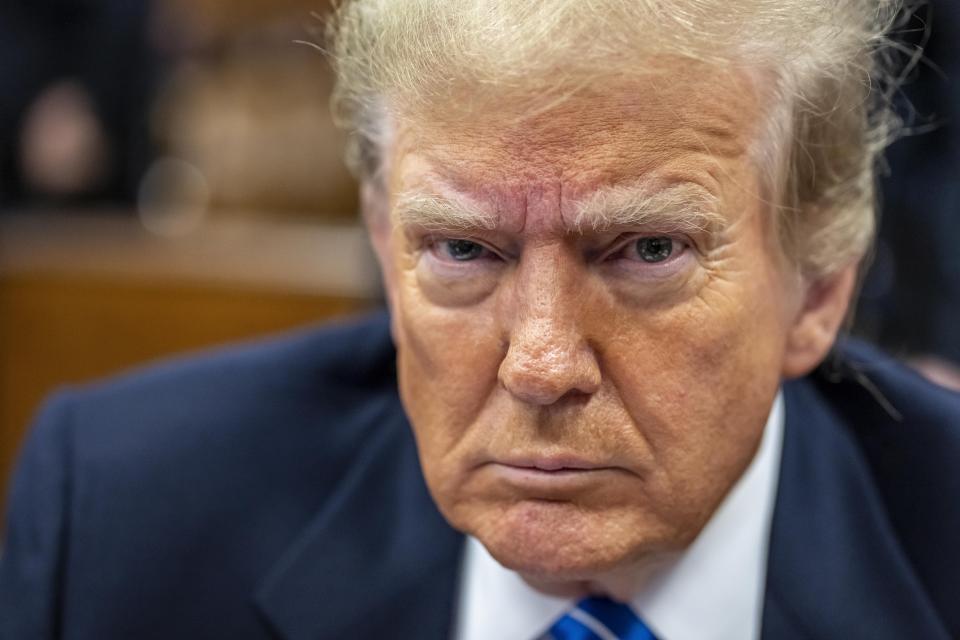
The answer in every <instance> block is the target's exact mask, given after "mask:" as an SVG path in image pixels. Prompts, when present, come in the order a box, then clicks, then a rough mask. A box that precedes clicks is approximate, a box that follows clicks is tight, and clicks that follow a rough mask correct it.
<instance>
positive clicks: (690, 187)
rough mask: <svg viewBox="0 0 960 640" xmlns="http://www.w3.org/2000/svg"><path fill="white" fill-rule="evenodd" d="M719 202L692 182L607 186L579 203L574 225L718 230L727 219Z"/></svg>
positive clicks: (579, 227)
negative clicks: (667, 184) (659, 186)
mask: <svg viewBox="0 0 960 640" xmlns="http://www.w3.org/2000/svg"><path fill="white" fill-rule="evenodd" d="M718 204H719V203H718V198H717V197H716V196H715V195H713V194H712V193H710V192H709V191H707V190H706V189H705V188H704V187H701V186H700V185H696V184H693V183H691V182H680V183H676V184H673V185H670V186H668V187H666V188H660V189H650V188H648V187H645V186H637V185H633V186H613V187H605V188H603V189H600V190H598V191H595V192H594V193H592V194H590V196H588V197H587V198H586V199H584V200H582V201H580V202H579V203H578V205H577V213H576V215H575V216H574V219H573V228H574V229H575V230H577V231H578V232H582V231H583V229H584V227H587V228H589V229H591V230H593V231H596V232H603V231H610V230H612V229H617V228H635V227H656V228H657V230H662V231H671V232H685V233H698V232H703V231H712V230H717V231H719V230H721V229H722V228H723V227H724V226H725V223H726V220H725V219H724V217H723V216H721V215H720V214H719V213H718V211H717V210H718Z"/></svg>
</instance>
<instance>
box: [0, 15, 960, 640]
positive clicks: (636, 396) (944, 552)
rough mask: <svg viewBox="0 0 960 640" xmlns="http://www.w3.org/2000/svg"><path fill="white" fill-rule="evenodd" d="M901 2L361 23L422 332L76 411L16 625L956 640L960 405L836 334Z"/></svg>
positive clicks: (358, 82)
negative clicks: (883, 53)
mask: <svg viewBox="0 0 960 640" xmlns="http://www.w3.org/2000/svg"><path fill="white" fill-rule="evenodd" d="M895 8H896V7H895V3H892V2H885V1H883V0H875V1H872V2H868V1H862V0H841V1H839V2H834V1H830V2H827V1H824V2H816V1H813V0H807V1H803V0H793V1H791V0H777V1H776V2H767V1H765V0H756V1H753V0H742V1H731V0H724V1H723V2H720V1H719V0H718V1H716V2H703V1H699V2H696V3H693V2H686V1H684V0H673V1H672V2H669V3H657V4H656V9H657V10H656V11H654V10H653V5H652V4H649V3H644V2H639V1H638V2H634V3H629V2H618V1H615V0H607V1H606V2H602V1H598V2H593V3H582V2H572V1H566V2H564V1H562V0H553V1H552V2H547V1H543V2H540V3H529V4H523V5H520V4H519V3H487V2H469V1H464V2H459V3H458V2H454V1H453V0H443V1H442V2H441V1H440V0H436V1H434V2H431V1H428V0H424V1H423V2H411V1H409V0H407V1H399V0H398V1H394V2H390V1H383V0H381V1H379V2H378V1H376V0H369V1H363V0H357V1H356V2H351V3H346V4H345V5H344V8H343V10H342V13H341V14H340V18H339V21H338V22H337V25H338V31H337V38H336V39H335V41H334V44H333V47H332V48H333V52H334V61H335V64H336V66H337V69H338V72H339V74H340V93H339V101H338V104H339V105H340V107H341V116H342V118H343V120H344V122H345V123H346V124H347V126H348V128H349V129H350V131H351V133H352V135H353V137H354V141H355V143H356V146H355V151H356V153H355V155H354V161H355V166H356V167H357V168H358V171H359V173H360V176H361V178H362V181H363V182H362V187H361V189H362V195H363V209H364V215H365V219H366V221H367V224H368V228H369V231H370V235H371V240H372V242H373V245H374V247H375V249H376V251H377V254H378V257H379V259H380V264H381V267H382V270H383V277H384V282H385V286H386V291H387V296H388V301H389V306H390V313H389V315H385V314H378V315H376V316H373V317H370V318H366V319H363V320H359V321H355V322H352V323H347V324H343V325H341V326H339V327H336V328H330V329H327V330H322V331H307V332H304V333H301V334H297V335H294V336H291V337H288V338H283V339H279V340H275V341H271V342H267V343H263V344H258V345H253V346H250V347H246V348H242V349H238V350H230V351H227V352H224V353H221V354H217V355H212V356H207V357H203V358H199V359H192V360H189V361H186V362H176V363H170V364H166V365H163V366H160V367H157V368H153V369H150V370H148V371H144V372H139V373H136V374H133V375H130V376H127V377H124V378H123V379H121V380H118V381H113V382H109V383H105V384H102V385H96V386H93V387H89V388H84V389H76V390H72V391H68V392H64V393H62V394H60V395H58V396H57V397H56V398H55V399H53V400H52V401H51V402H50V403H49V404H48V406H47V407H46V409H45V410H44V411H43V413H42V414H41V416H40V418H39V420H38V423H37V426H36V428H35V430H34V433H33V435H32V436H31V440H30V442H29V444H28V445H27V448H26V449H25V452H24V457H23V461H22V463H21V467H20V471H19V473H18V476H17V480H16V483H15V486H14V490H13V501H12V506H11V512H10V514H11V515H10V526H9V534H8V536H7V546H6V549H5V553H4V556H3V558H2V560H0V625H3V626H0V632H3V633H6V634H7V635H8V636H10V637H11V638H18V637H38V638H54V637H75V638H101V637H187V638H207V637H209V638H219V637H229V638H270V637H283V638H289V639H291V640H296V639H298V638H303V639H306V638H342V637H361V638H380V637H402V638H407V637H410V638H429V637H435V638H445V637H451V636H453V637H456V638H458V639H461V640H473V639H475V638H499V637H516V638H540V637H543V638H593V637H600V638H609V637H617V638H645V639H649V638H660V639H661V640H687V639H691V640H692V639H694V638H696V639H697V640H708V639H710V638H713V639H716V640H719V639H724V638H757V637H761V638H776V639H792V638H797V639H799V638H811V637H813V638H847V637H871V638H902V637H923V638H933V639H938V638H944V639H946V638H950V637H956V636H957V635H958V634H960V614H958V612H957V610H956V607H955V603H956V600H957V586H956V575H957V574H958V573H960V553H958V552H957V550H956V548H955V544H954V541H955V540H956V539H957V537H958V536H960V515H958V512H957V510H956V509H955V507H954V505H955V504H956V502H957V500H958V499H960V477H958V475H957V471H956V465H955V460H956V458H957V456H958V455H960V433H958V431H957V424H958V423H960V400H958V397H957V395H956V394H952V393H950V392H948V391H946V390H943V389H940V388H937V387H935V386H933V385H930V384H928V383H927V382H925V381H923V380H922V379H921V378H919V377H918V376H916V375H914V374H913V373H911V372H910V371H908V370H906V369H904V368H903V367H901V366H900V365H898V364H897V363H895V362H894V361H892V360H890V359H888V358H887V357H885V356H883V355H882V354H880V353H878V352H877V351H875V350H874V349H872V348H870V347H868V346H866V345H863V344H860V343H857V342H855V341H850V340H840V341H839V342H838V341H837V334H838V332H839V330H840V326H841V324H842V322H843V320H844V318H845V316H846V311H847V308H848V305H849V304H850V302H851V299H852V292H853V289H854V283H855V280H856V278H857V272H858V269H859V266H860V263H861V260H862V259H863V257H864V255H865V253H866V251H867V250H868V248H869V246H870V244H871V241H872V238H873V214H874V191H873V189H874V166H875V162H876V159H877V158H876V155H875V154H876V153H877V151H878V145H876V144H875V143H876V141H877V140H878V139H885V138H886V137H887V135H888V134H889V133H890V129H889V127H891V126H892V125H891V123H890V121H889V119H888V115H889V114H888V113H887V111H886V107H887V105H886V103H885V102H884V100H883V96H884V93H883V91H882V88H883V87H884V86H885V82H886V76H885V74H884V69H883V68H877V67H875V66H874V62H873V60H874V58H873V57H872V56H873V54H874V53H875V50H876V49H877V48H878V47H879V48H882V43H883V41H884V38H883V36H884V32H885V29H886V28H887V27H888V25H889V22H890V20H892V16H893V13H894V10H895ZM871 71H872V72H873V73H871ZM871 81H873V82H871ZM871 87H877V88H878V89H875V90H874V91H871Z"/></svg>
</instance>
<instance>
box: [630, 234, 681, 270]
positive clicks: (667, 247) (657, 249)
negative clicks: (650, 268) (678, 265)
mask: <svg viewBox="0 0 960 640" xmlns="http://www.w3.org/2000/svg"><path fill="white" fill-rule="evenodd" d="M636 250H637V255H638V256H640V259H641V260H643V261H644V262H648V263H651V264H653V263H657V262H664V261H665V260H669V259H670V257H671V256H672V255H673V240H671V239H670V238H667V237H653V238H640V239H639V240H637V242H636Z"/></svg>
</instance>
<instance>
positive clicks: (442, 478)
mask: <svg viewBox="0 0 960 640" xmlns="http://www.w3.org/2000/svg"><path fill="white" fill-rule="evenodd" d="M678 64H679V65H680V66H681V67H682V68H677V65H678ZM762 106H763V103H762V100H761V99H760V97H759V95H758V91H757V89H756V87H755V85H754V84H753V83H752V82H751V81H750V79H749V78H748V77H747V76H746V75H738V76H736V77H731V76H730V75H719V74H715V73H709V72H708V71H707V70H704V69H702V68H700V67H697V66H695V65H693V64H692V63H676V62H672V63H670V65H669V67H668V66H666V65H664V73H662V74H660V73H657V74H651V75H650V76H649V77H648V78H646V79H643V80H634V81H631V82H630V83H629V84H621V85H619V86H616V85H607V87H606V89H605V90H603V91H593V92H584V93H582V94H580V95H577V96H574V97H573V98H571V99H569V100H567V101H566V102H563V103H562V104H560V105H557V106H554V107H551V108H549V109H547V110H544V111H542V112H540V113H538V114H536V115H535V116H532V117H527V118H518V117H517V113H513V112H511V110H510V109H509V108H505V107H504V108H500V109H496V110H488V111H486V112H485V114H484V115H477V114H473V115H472V116H471V118H470V119H469V120H467V119H458V118H457V116H456V115H455V114H450V115H449V117H448V118H437V117H435V116H432V117H430V118H419V119H418V118H414V117H409V118H404V119H398V120H397V122H398V123H399V124H397V126H396V131H395V136H394V142H393V144H392V146H391V149H390V153H389V157H388V161H389V162H388V167H389V180H388V189H387V191H388V197H387V198H386V199H378V196H376V195H374V193H375V190H374V189H372V188H370V189H367V197H366V205H367V207H368V210H369V213H370V217H369V220H370V222H371V224H370V227H371V234H372V239H373V242H374V246H375V248H376V250H377V253H378V256H379V258H380V260H381V263H382V267H383V271H384V279H385V282H386V286H387V290H388V299H389V302H390V306H391V309H392V314H393V333H394V339H395V341H396V343H397V347H398V372H399V373H398V375H399V382H400V391H401V396H402V399H403V402H404V406H405V408H406V411H407V413H408V415H409V418H410V421H411V424H412V425H413V429H414V432H415V436H416V440H417V444H418V448H419V451H420V455H421V461H422V465H423V471H424V475H425V477H426V480H427V484H428V486H429V488H430V491H431V493H432V495H433V497H434V499H435V500H436V502H437V504H438V506H439V508H440V509H441V511H442V512H443V514H444V516H445V517H446V518H447V519H448V520H449V521H450V523H451V524H452V525H453V526H455V527H456V528H458V529H460V530H462V531H464V532H467V533H469V534H471V535H473V536H475V537H477V538H478V539H479V540H480V541H481V542H482V543H483V544H484V545H485V546H486V547H487V549H488V550H489V551H490V552H491V554H492V555H493V556H494V557H495V558H496V559H497V560H498V561H499V562H501V563H502V564H503V565H504V566H506V567H508V568H511V569H513V570H516V571H518V572H519V573H520V574H521V575H523V576H524V577H525V578H526V579H527V580H528V581H529V582H530V583H531V584H533V585H534V586H536V587H538V588H540V589H542V590H544V591H549V592H553V593H563V594H568V595H577V594H581V593H585V592H595V593H606V594H609V595H611V596H613V597H616V598H619V599H622V600H623V599H627V598H628V597H629V596H630V594H631V593H632V592H633V590H634V589H635V588H636V585H637V583H638V581H639V580H641V579H642V575H643V572H644V568H645V567H648V566H650V565H651V564H652V563H654V562H656V560H657V559H658V558H662V557H664V556H666V555H669V554H671V553H673V552H676V551H678V550H681V549H682V548H684V547H685V546H686V545H688V544H689V543H690V542H691V541H692V540H693V539H694V538H695V537H696V535H697V534H698V533H699V532H700V530H701V529H702V528H703V526H704V524H705V523H706V521H707V520H708V519H709V517H710V516H711V514H712V513H713V511H714V510H715V509H716V508H717V506H718V504H719V503H720V501H721V500H722V499H723V497H724V496H725V495H726V493H727V492H728V491H729V489H730V488H731V486H732V485H733V484H734V482H735V481H736V480H737V479H738V478H739V477H740V475H741V474H742V473H743V471H744V469H745V468H746V466H747V465H748V464H749V462H750V460H751V459H752V456H753V455H754V453H755V451H756V449H757V446H758V444H759V440H760V437H761V434H762V430H763V426H764V424H765V422H766V419H767V416H768V413H769V411H770V407H771V404H772V401H773V398H774V396H775V394H776V392H777V389H778V387H779V385H780V384H781V381H782V379H784V378H791V377H795V376H799V375H803V374H804V373H806V372H808V371H809V370H810V369H812V368H813V367H815V366H816V365H817V364H818V363H819V362H820V360H822V358H823V357H824V356H825V355H826V352H827V351H828V349H829V347H830V345H831V344H832V342H833V340H834V338H835V335H836V332H837V329H838V327H839V325H840V323H841V321H842V319H843V317H844V314H845V311H846V308H847V304H848V301H849V298H850V293H851V289H852V285H853V280H854V273H855V267H854V266H853V265H851V266H849V267H847V268H846V269H843V270H841V271H839V272H837V273H836V274H835V275H833V276H831V277H830V278H826V279H824V280H822V281H820V282H817V283H813V284H805V283H804V282H803V281H802V279H800V278H799V277H798V276H797V274H796V272H795V270H794V269H793V268H792V267H791V266H790V263H789V261H787V260H786V259H785V258H784V256H783V255H782V252H781V250H780V249H779V247H778V245H777V243H776V240H775V239H774V238H775V232H774V231H773V229H772V225H771V220H772V217H771V212H770V207H769V206H768V205H767V204H765V203H764V202H763V200H762V199H761V198H759V197H758V196H757V194H758V193H760V192H761V191H762V189H761V182H760V177H759V173H758V171H757V169H756V167H755V165H754V163H753V161H752V159H751V155H750V149H751V148H753V145H755V144H756V143H757V140H756V136H757V135H758V133H757V131H756V124H757V123H758V122H759V121H760V120H761V117H760V116H761V113H762ZM635 184H642V185H644V188H647V189H654V190H655V189H657V188H662V187H664V186H666V185H675V184H685V185H689V186H691V188H695V189H702V190H705V191H706V192H708V193H709V194H710V195H712V196H714V197H715V198H716V202H717V205H716V207H717V211H716V212H715V213H717V214H719V216H720V217H721V218H722V219H723V221H724V223H723V224H722V225H719V226H718V227H717V228H712V229H709V230H704V231H702V232H697V233H687V232H684V233H682V234H678V233H675V232H674V231H673V227H672V225H671V224H670V223H669V221H668V220H664V221H663V223H659V222H656V221H654V222H652V223H648V224H645V225H643V227H642V228H613V229H593V228H591V227H589V226H587V227H585V228H581V229H580V230H577V229H574V228H571V220H573V219H574V218H575V217H576V211H577V209H576V208H577V203H578V202H581V201H583V199H585V198H586V197H588V196H589V195H590V194H591V193H593V192H594V191H596V190H597V189H601V188H605V187H610V186H612V185H635ZM399 193H424V194H432V195H442V196H444V197H450V198H464V197H467V198H470V199H471V202H473V203H478V205H479V206H480V207H482V208H484V210H485V211H487V212H489V213H490V214H491V215H492V216H493V218H494V219H495V221H496V223H495V225H494V228H492V229H484V228H466V229H456V230H454V229H448V230H444V229H438V228H435V226H434V228H431V229H424V228H420V227H418V226H417V225H415V224H406V225H399V224H395V222H396V217H395V216H396V212H395V211H392V209H393V208H394V205H395V203H396V201H397V194H399ZM378 209H381V210H383V211H382V212H380V213H378V212H377V210H378ZM378 216H379V217H378ZM388 216H393V217H392V218H389V217H388ZM664 239H669V243H668V242H666V241H665V240H664Z"/></svg>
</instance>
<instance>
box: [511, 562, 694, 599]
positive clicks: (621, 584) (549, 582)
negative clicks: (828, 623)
mask: <svg viewBox="0 0 960 640" xmlns="http://www.w3.org/2000/svg"><path fill="white" fill-rule="evenodd" d="M678 555H679V554H678V553H676V552H671V553H659V554H655V555H653V556H652V557H646V558H644V559H643V560H641V561H639V562H636V563H634V564H631V565H629V566H626V567H617V568H615V569H612V570H610V571H606V572H602V573H598V574H597V575H596V576H590V577H587V578H584V579H578V580H564V579H553V578H548V577H544V576H529V575H523V576H522V577H523V580H524V582H526V583H527V584H529V585H530V586H531V587H533V588H534V589H536V590H537V591H539V592H540V593H543V594H546V595H549V596H555V597H558V598H570V599H573V600H578V599H580V598H585V597H587V596H603V597H607V598H610V599H611V600H616V601H617V602H624V603H626V602H629V601H630V600H632V599H633V597H634V595H636V593H637V592H638V591H640V589H641V588H643V586H644V585H646V584H647V583H648V582H650V580H651V579H653V578H654V577H655V576H656V575H657V574H659V573H660V572H662V571H663V570H664V569H666V568H668V567H669V566H670V565H671V564H673V562H674V561H675V560H676V558H677V557H678Z"/></svg>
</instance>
